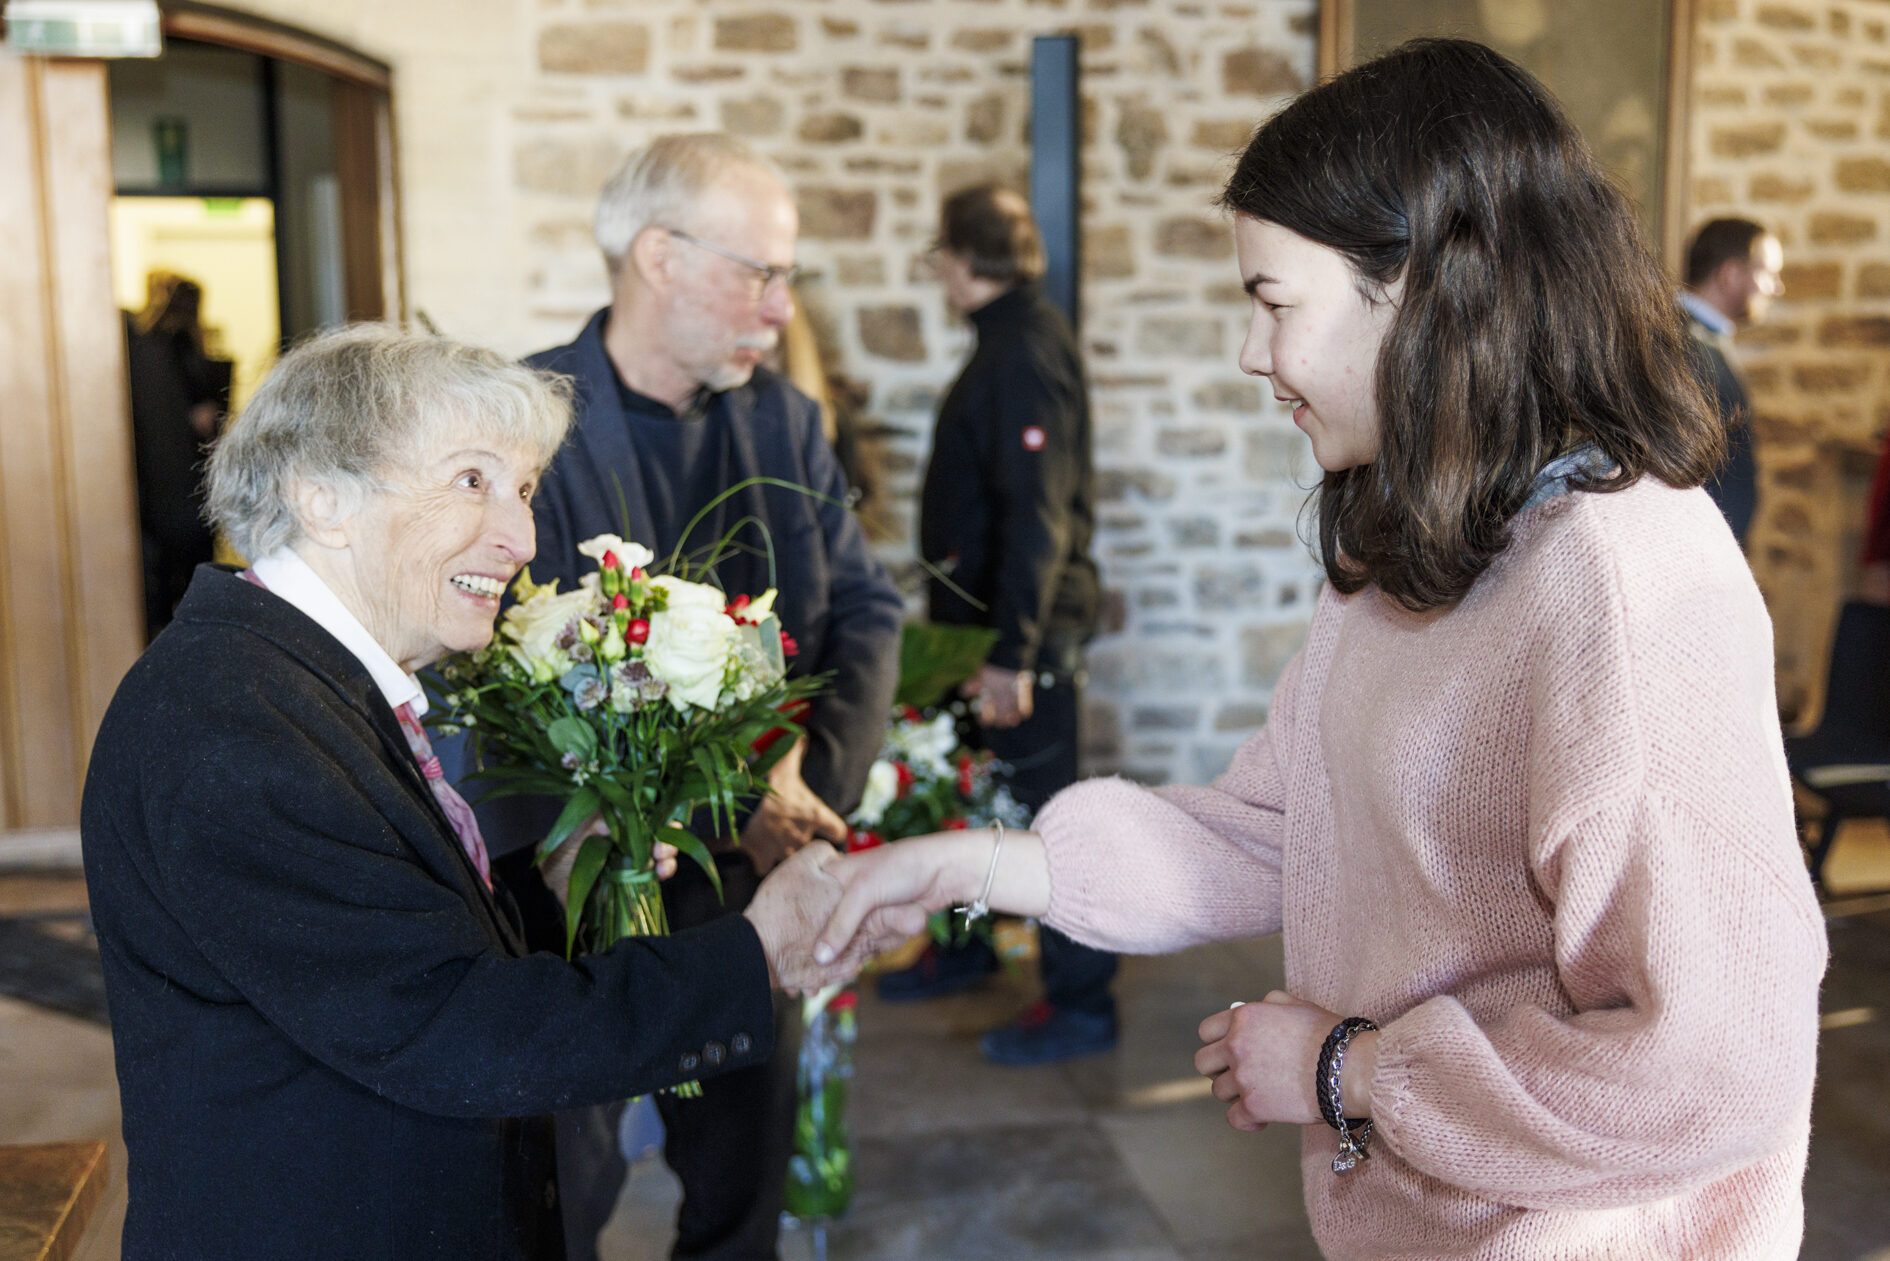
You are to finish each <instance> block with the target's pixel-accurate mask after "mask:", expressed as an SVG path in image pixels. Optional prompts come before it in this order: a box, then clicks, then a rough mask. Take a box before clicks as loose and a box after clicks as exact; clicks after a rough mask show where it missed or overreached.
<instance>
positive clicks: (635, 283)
mask: <svg viewBox="0 0 1890 1261" xmlns="http://www.w3.org/2000/svg"><path fill="white" fill-rule="evenodd" d="M595 227H596V236H597V243H598V245H599V247H600V248H601V249H602V251H603V254H604V259H605V262H606V265H607V266H608V268H609V271H610V282H611V304H610V306H608V307H606V308H605V309H604V310H601V311H599V312H598V313H597V314H596V315H594V316H592V317H591V320H590V322H589V323H588V324H587V325H586V326H585V327H584V329H583V331H582V332H581V333H579V334H578V337H577V340H575V341H573V342H571V343H570V344H569V345H566V346H560V347H557V348H556V349H553V350H548V351H545V352H543V353H542V354H537V355H534V356H532V357H531V358H530V360H528V362H529V363H530V364H532V365H533V366H534V367H537V368H541V369H545V370H548V371H551V372H557V373H561V374H563V375H566V376H569V377H570V378H572V380H573V382H574V383H575V388H576V407H577V424H576V428H575V429H574V431H573V434H572V437H571V440H570V442H569V443H568V444H566V446H565V447H564V449H563V450H561V451H560V452H559V453H558V456H557V458H556V459H554V460H553V461H552V464H551V467H550V468H549V469H547V470H546V473H545V477H544V480H543V482H542V483H541V484H540V486H539V490H538V495H537V497H536V498H535V499H534V500H533V505H532V506H533V512H534V515H535V516H536V518H537V522H538V559H537V560H536V561H535V562H534V563H533V566H532V575H533V577H534V578H535V579H536V580H538V581H541V582H545V581H550V580H553V579H556V580H558V581H560V582H561V583H563V584H564V585H565V586H566V587H569V586H572V585H574V584H575V583H576V582H577V580H578V577H579V571H580V569H582V568H587V567H588V566H587V564H584V563H581V562H580V558H579V556H578V554H577V550H576V548H577V544H578V542H579V541H581V540H583V539H586V538H589V537H591V536H593V535H596V534H601V533H605V532H610V533H616V534H620V535H622V537H624V538H626V539H631V540H634V541H636V542H638V543H641V544H644V545H646V546H648V547H650V548H652V549H654V550H655V552H656V553H657V555H658V556H659V557H662V558H665V559H667V558H668V557H669V556H670V554H671V553H672V552H676V553H677V554H678V555H679V556H680V557H681V558H682V559H683V560H684V561H686V562H695V563H701V562H704V561H707V560H710V559H716V560H717V563H716V564H715V567H714V571H713V574H712V578H713V580H714V581H715V582H717V583H718V584H719V585H720V586H721V587H722V588H723V589H724V590H728V591H750V592H754V591H762V590H765V589H767V588H769V587H774V588H777V589H778V590H779V592H780V595H779V597H778V599H777V600H776V602H775V606H774V611H775V613H776V614H777V615H778V616H779V617H780V619H781V625H782V627H783V628H784V629H785V630H786V631H787V633H788V634H789V635H790V636H792V637H793V639H794V640H795V641H796V643H797V644H798V647H799V653H798V655H797V656H795V657H794V658H792V660H791V661H790V663H789V665H790V669H791V670H792V672H793V673H795V674H797V675H799V674H822V675H827V676H828V683H827V686H826V688H825V689H824V690H823V691H822V692H821V693H820V695H819V696H817V697H816V698H815V699H814V701H813V704H812V707H811V708H810V709H809V710H808V712H807V714H806V716H805V719H804V723H805V731H806V734H805V736H804V737H802V739H801V741H800V742H799V743H798V744H797V745H796V746H795V747H794V749H793V750H792V751H791V752H790V753H789V754H788V755H787V756H786V757H784V758H783V759H781V761H780V762H779V763H777V765H776V766H775V768H774V770H773V772H772V773H771V774H770V783H771V786H772V790H773V791H772V792H771V794H770V795H769V796H767V797H765V798H763V799H762V801H761V802H760V803H759V804H758V805H757V806H756V808H755V810H754V812H753V814H752V815H751V816H750V817H749V818H748V819H747V820H746V822H745V824H744V825H743V826H742V828H741V834H740V837H739V845H738V844H736V841H737V838H735V837H719V838H711V841H712V844H713V845H714V846H715V847H716V848H718V849H719V850H720V852H719V853H718V855H717V858H716V862H717V866H718V868H719V870H720V874H721V880H722V889H723V895H722V897H721V898H718V897H717V895H716V892H715V889H714V887H713V886H712V885H711V884H710V883H709V880H708V878H707V877H706V876H705V875H704V874H703V873H702V872H701V871H700V870H699V869H697V868H696V867H695V866H694V864H688V865H685V866H684V868H683V869H682V870H681V871H680V872H678V873H677V875H676V876H675V878H674V879H672V880H670V881H669V882H667V884H666V886H665V889H664V898H665V902H666V904H667V910H668V914H669V922H670V923H671V924H673V925H676V926H677V927H682V928H686V927H689V926H692V925H701V924H706V923H710V922H712V921H714V920H717V919H719V918H721V917H724V916H728V915H733V914H736V913H738V912H740V911H741V910H742V908H743V907H744V906H746V905H747V904H748V900H749V899H750V898H751V897H753V896H754V892H755V889H756V887H757V885H758V883H759V882H760V881H761V879H762V878H763V877H765V876H766V875H767V874H768V872H770V871H771V870H773V869H774V867H775V866H776V865H777V864H779V863H780V862H781V861H782V860H783V859H784V858H786V857H787V856H788V855H790V854H792V853H794V852H795V851H796V850H797V849H799V848H800V847H802V846H804V845H806V844H808V843H809V842H810V841H813V840H816V839H826V840H831V841H836V842H843V841H844V840H845V837H846V834H847V828H846V824H845V822H844V820H843V818H842V816H843V815H844V814H845V813H846V812H847V811H849V810H851V809H853V807H854V806H855V805H856V804H858V801H859V798H860V793H861V791H862V789H863V788H864V787H865V783H866V774H867V771H868V770H869V769H870V768H871V766H872V762H873V758H874V757H875V755H876V754H877V753H878V751H879V746H880V741H881V739H882V738H883V736H884V734H885V729H886V723H887V720H888V715H889V714H890V711H891V707H892V696H893V690H894V687H895V686H896V684H897V682H898V667H899V633H900V631H899V628H900V624H901V621H902V617H903V610H902V606H901V602H900V599H899V593H898V591H897V590H896V589H895V588H894V587H893V585H892V581H891V579H890V578H888V576H887V574H886V572H885V570H884V569H883V568H882V567H881V566H880V564H879V563H878V562H877V561H876V560H875V559H874V558H873V556H872V554H871V553H870V551H869V550H868V547H867V543H866V539H865V536H864V535H863V534H862V532H861V530H860V526H859V523H858V521H857V519H856V518H855V517H854V516H853V514H852V513H851V512H850V511H849V510H848V508H847V501H848V487H847V484H846V479H845V477H844V476H843V474H842V473H841V470H840V466H839V464H838V462H837V461H836V460H835V458H834V453H833V449H832V447H831V446H830V444H829V443H828V441H827V439H826V437H825V436H824V435H823V433H822V432H821V420H820V414H819V409H818V408H817V407H816V405H815V404H814V403H813V401H812V400H810V399H809V398H808V397H807V396H806V395H804V394H802V393H801V392H800V391H799V390H797V389H795V388H794V387H793V386H792V385H790V384H789V383H788V382H787V381H786V380H785V379H783V378H782V377H780V376H777V375H776V374H774V373H773V372H771V371H769V370H768V369H766V368H765V367H762V366H761V365H762V363H763V361H764V360H765V359H766V358H767V356H768V355H769V354H770V353H771V352H772V351H773V350H774V349H775V348H776V346H777V344H778V342H779V340H780V337H781V331H782V330H783V329H784V328H785V327H786V326H787V324H788V322H789V320H790V319H791V318H792V315H793V310H794V300H793V297H792V296H791V293H790V288H791V285H792V282H793V279H794V274H795V271H796V268H795V265H794V246H795V238H796V236H797V235H798V231H799V219H798V215H797V213H796V211H795V208H794V200H793V198H792V197H791V196H790V195H789V193H788V190H787V187H786V185H785V183H784V182H783V180H782V178H781V176H780V174H779V172H777V171H776V170H775V169H774V167H773V166H772V165H770V164H769V163H768V162H766V161H765V160H764V159H763V158H761V157H760V156H759V155H757V154H756V153H754V152H753V151H752V150H750V149H749V148H747V147H746V146H745V145H743V144H741V143H740V142H739V141H736V140H734V139H731V138H729V137H727V136H723V135H719V134H712V133H700V134H692V135H675V136H666V137H663V138H660V139H658V140H656V141H654V142H653V143H651V144H650V145H649V146H648V147H646V148H644V149H642V150H640V151H638V152H636V153H634V154H632V155H631V156H630V157H629V158H628V160H626V162H625V163H624V165H623V168H622V169H621V170H620V171H619V172H618V174H617V175H616V176H615V177H614V178H613V179H612V180H611V181H610V183H609V184H608V185H607V186H606V187H605V189H604V191H603V194H602V196H601V198H600V199H599V201H598V205H597V212H596V221H595ZM754 478H769V479H773V480H774V481H775V482H776V483H779V484H772V485H747V486H741V484H742V483H744V482H747V481H749V480H750V479H754ZM738 486H741V489H739V490H736V489H734V488H736V487H738ZM800 488H804V489H800ZM731 491H732V492H733V493H730V492H731ZM698 517H700V520H698V519H697V518H698ZM692 522H693V523H694V528H693V529H691V524H692ZM723 540H727V543H728V545H727V546H726V547H722V548H720V550H719V553H718V544H719V543H721V542H722V541H723ZM506 804H507V803H504V802H500V803H495V805H494V806H493V807H491V808H489V809H487V810H486V811H485V813H482V815H481V818H482V821H484V820H487V819H490V820H491V822H490V824H489V826H488V835H489V836H491V837H492V838H493V841H494V848H495V850H496V851H497V852H499V853H500V855H501V856H500V857H499V858H497V859H496V860H495V864H494V865H495V870H496V871H497V872H498V873H499V875H500V878H501V879H503V880H505V881H507V882H508V883H509V884H510V885H511V886H512V887H513V888H514V890H516V891H517V892H518V894H519V896H520V900H521V902H522V903H524V904H526V905H527V906H528V907H530V908H532V917H533V922H534V923H535V924H536V925H537V926H538V932H539V933H540V940H542V941H544V942H545V943H546V944H547V945H548V946H550V945H551V944H552V943H553V942H557V943H561V942H562V937H561V935H559V934H561V932H562V929H561V927H560V925H561V923H562V921H561V919H560V918H559V915H558V912H557V910H556V905H555V903H554V902H552V900H551V899H550V895H549V893H548V891H547V889H546V887H545V884H544V881H543V879H542V878H541V876H540V875H539V873H538V871H537V870H536V869H535V868H534V867H533V866H532V864H531V851H532V847H533V846H534V845H535V844H536V843H537V841H538V840H539V839H540V838H542V837H543V835H544V833H545V831H546V827H547V825H548V824H549V822H550V819H549V817H544V816H543V815H542V812H536V813H535V812H533V811H532V810H531V808H530V807H529V806H520V807H519V808H517V809H513V810H505V809H502V807H504V806H505V805H506ZM560 948H561V945H560ZM798 1021H799V1013H798V1009H797V1006H796V1005H795V1004H790V1003H785V1002H784V1003H782V1004H780V1006H779V1010H778V1012H777V1028H776V1036H775V1043H776V1052H775V1054H774V1056H773V1057H772V1058H771V1059H770V1060H769V1061H768V1062H767V1063H766V1064H765V1065H756V1066H754V1067H751V1068H746V1069H744V1070H743V1071H741V1072H736V1073H726V1074H724V1075H723V1076H722V1077H720V1078H718V1079H717V1081H716V1082H715V1083H714V1085H713V1087H712V1088H710V1089H707V1090H705V1091H704V1093H703V1095H702V1097H701V1098H699V1099H682V1100H678V1099H674V1098H672V1097H670V1096H661V1097H659V1099H658V1107H659V1109H660V1110H661V1112H662V1115H663V1123H664V1126H665V1127H666V1131H667V1138H666V1141H665V1147H664V1157H665V1159H666V1160H667V1161H668V1162H669V1165H670V1168H672V1169H673V1170H675V1172H676V1174H677V1176H678V1178H680V1179H681V1181H682V1188H683V1200H682V1205H681V1208H680V1210H679V1211H678V1214H677V1221H676V1226H677V1239H676V1247H675V1256H676V1257H678V1258H717V1259H718V1261H721V1259H729V1261H749V1259H757V1261H758V1259H762V1258H768V1259H771V1258H773V1257H774V1256H775V1251H776V1240H777V1236H778V1233H779V1220H780V1213H781V1196H782V1185H783V1182H784V1181H785V1178H786V1173H787V1161H788V1156H789V1154H790V1151H791V1147H792V1128H793V1119H794V1104H795V1083H794V1069H795V1050H796V1043H797V1037H798ZM616 1139H617V1132H616V1119H615V1117H614V1116H611V1115H605V1114H602V1113H599V1112H595V1111H593V1112H586V1113H583V1114H574V1115H567V1116H565V1117H561V1118H560V1131H559V1155H558V1161H559V1169H560V1171H561V1178H562V1179H563V1181H564V1182H565V1183H566V1199H565V1201H564V1203H565V1220H566V1226H567V1235H568V1238H569V1247H570V1250H571V1255H572V1256H573V1257H574V1258H588V1257H590V1256H592V1255H594V1250H595V1246H596V1238H597V1233H598V1231H599V1230H600V1229H602V1227H603V1225H604V1223H605V1222H606V1221H607V1220H608V1219H609V1217H610V1213H611V1209H612V1207H613V1206H614V1204H615V1203H616V1199H617V1195H618V1192H619V1190H620V1189H621V1187H622V1184H623V1180H624V1176H625V1171H626V1169H625V1165H624V1162H623V1160H622V1158H621V1156H620V1154H619V1152H618V1148H617V1141H616ZM566 1175H568V1177H567V1176H566Z"/></svg>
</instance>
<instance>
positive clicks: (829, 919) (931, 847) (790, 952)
mask: <svg viewBox="0 0 1890 1261" xmlns="http://www.w3.org/2000/svg"><path fill="white" fill-rule="evenodd" d="M986 890H988V891H989V892H988V893H986V892H985V891H986ZM979 897H984V899H985V900H986V901H987V902H988V903H989V904H990V905H991V906H992V907H994V908H996V909H998V910H1003V911H1008V912H1011V913H1013V914H1018V915H1042V914H1043V913H1044V912H1045V911H1046V910H1047V909H1048V908H1049V902H1050V882H1049V873H1048V869H1047V867H1046V865H1045V862H1044V855H1043V842H1042V841H1041V840H1040V839H1039V838H1038V837H1037V836H1036V835H1035V834H1033V833H1030V832H1022V831H1007V832H1006V833H1005V836H1004V842H1003V845H1002V846H1001V847H1000V846H999V844H998V840H997V836H996V834H995V833H993V832H990V831H986V830H983V829H979V830H975V831H961V832H942V833H937V834H935V835H932V836H922V837H913V838H911V839H909V840H903V841H899V842H897V843H895V844H892V845H885V846H881V847H879V848H877V849H870V850H866V851H864V852H861V853H858V854H845V855H843V854H840V853H838V852H837V851H835V850H834V848H833V847H832V846H831V845H828V844H826V843H825V842H815V843H813V844H811V845H807V846H805V847H803V848H802V849H800V850H799V851H798V852H796V853H795V854H794V856H793V857H791V858H789V859H788V860H787V861H785V862H783V863H782V864H781V865H780V866H778V867H776V868H775V869H774V870H773V871H772V872H770V873H769V874H768V878H767V879H766V880H763V881H762V882H761V887H760V889H759V890H757V891H756V893H755V897H754V900H753V901H751V902H750V903H749V904H748V909H747V910H745V911H744V912H743V914H744V915H746V916H747V917H748V920H749V922H750V923H752V924H753V925H754V926H755V931H756V933H757V934H759V935H760V937H761V945H762V949H763V950H764V951H765V952H766V953H767V956H768V972H769V979H770V980H772V981H773V983H774V984H775V985H776V986H777V987H779V988H781V989H785V990H789V991H792V992H796V993H811V992H813V991H815V990H818V989H821V988H822V987H824V986H827V985H831V984H834V983H836V982H842V981H847V980H851V979H852V978H853V977H854V976H855V975H857V974H858V972H859V970H860V968H861V967H863V966H864V965H865V963H866V961H867V960H868V959H870V958H872V957H873V956H874V955H876V954H878V953H879V952H880V951H882V950H885V949H887V948H889V947H891V946H894V945H897V944H899V943H900V942H902V941H905V940H906V939H907V938H909V937H912V936H913V935H915V934H917V933H919V932H920V931H922V930H923V929H924V928H925V921H926V916H927V915H929V914H930V913H931V912H933V911H939V910H943V909H944V908H946V907H948V906H955V905H959V904H961V903H966V902H971V901H972V900H974V899H977V898H979Z"/></svg>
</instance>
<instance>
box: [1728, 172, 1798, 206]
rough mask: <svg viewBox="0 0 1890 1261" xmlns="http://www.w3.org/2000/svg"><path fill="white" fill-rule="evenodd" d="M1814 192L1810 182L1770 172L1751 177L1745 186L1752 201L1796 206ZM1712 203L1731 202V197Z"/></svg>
mask: <svg viewBox="0 0 1890 1261" xmlns="http://www.w3.org/2000/svg"><path fill="white" fill-rule="evenodd" d="M1815 191H1816V188H1815V187H1814V186H1813V184H1812V182H1811V181H1810V180H1794V179H1787V178H1785V177H1784V176H1783V175H1777V174H1774V173H1772V172H1770V171H1767V172H1764V173H1762V174H1759V175H1755V176H1753V177H1752V181H1751V183H1749V184H1748V185H1747V186H1746V193H1747V196H1748V197H1749V198H1750V199H1751V200H1753V201H1763V202H1782V203H1784V204H1786V205H1797V204H1798V203H1800V202H1805V201H1809V200H1811V195H1812V193H1814V192H1815ZM1712 200H1714V201H1731V200H1732V198H1731V197H1716V198H1713V199H1712Z"/></svg>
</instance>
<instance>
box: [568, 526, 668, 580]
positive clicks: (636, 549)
mask: <svg viewBox="0 0 1890 1261" xmlns="http://www.w3.org/2000/svg"><path fill="white" fill-rule="evenodd" d="M605 552H615V553H616V554H617V563H618V564H619V565H622V566H623V569H624V572H625V573H629V572H630V571H631V570H632V569H648V568H649V567H650V562H651V561H653V560H655V559H656V553H655V552H652V551H651V550H650V549H649V548H647V547H645V546H643V544H641V543H626V542H624V541H623V540H622V539H620V538H618V537H617V536H616V535H614V534H600V535H598V536H597V537H596V538H589V539H585V540H584V541H583V542H582V543H579V544H578V555H580V556H588V557H590V558H591V559H592V560H594V561H596V562H597V563H598V565H599V566H600V567H601V566H602V565H603V563H604V553H605Z"/></svg>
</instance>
